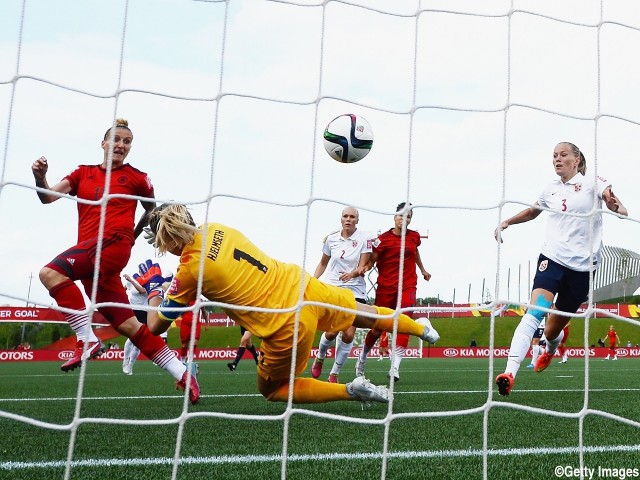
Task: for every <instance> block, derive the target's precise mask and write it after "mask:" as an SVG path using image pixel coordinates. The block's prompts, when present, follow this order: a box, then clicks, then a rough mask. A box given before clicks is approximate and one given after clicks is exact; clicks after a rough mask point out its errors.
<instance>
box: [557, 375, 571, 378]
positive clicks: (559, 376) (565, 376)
mask: <svg viewBox="0 0 640 480" xmlns="http://www.w3.org/2000/svg"><path fill="white" fill-rule="evenodd" d="M556 378H573V375H556Z"/></svg>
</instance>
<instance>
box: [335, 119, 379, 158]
mask: <svg viewBox="0 0 640 480" xmlns="http://www.w3.org/2000/svg"><path fill="white" fill-rule="evenodd" d="M323 137H324V148H325V150H326V151H327V153H328V154H329V155H330V156H331V158H333V159H334V160H336V161H338V162H340V163H354V162H357V161H359V160H362V159H363V158H364V157H366V156H367V154H368V153H369V152H370V151H371V146H372V145H373V130H372V129H371V125H369V122H367V121H366V120H365V119H364V118H362V117H361V116H359V115H354V114H352V113H346V114H344V115H340V116H339V117H336V118H334V119H333V120H331V121H330V122H329V125H327V128H325V129H324V135H323Z"/></svg>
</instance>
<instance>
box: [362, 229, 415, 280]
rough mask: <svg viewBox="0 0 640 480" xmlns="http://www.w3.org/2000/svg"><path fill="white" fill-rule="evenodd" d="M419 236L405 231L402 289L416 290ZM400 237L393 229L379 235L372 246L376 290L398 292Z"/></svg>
mask: <svg viewBox="0 0 640 480" xmlns="http://www.w3.org/2000/svg"><path fill="white" fill-rule="evenodd" d="M420 243H421V241H420V234H419V233H418V232H416V231H415V230H408V229H407V236H406V241H405V250H404V271H403V273H402V289H403V290H407V289H414V290H415V289H416V288H417V287H418V275H417V274H416V260H417V255H418V247H419V246H420ZM401 247H402V237H401V236H400V235H396V234H394V233H393V229H391V230H388V231H386V232H384V233H383V234H381V235H379V236H378V238H377V240H376V241H375V242H374V245H373V252H374V253H376V254H377V255H378V259H377V261H376V266H377V267H378V288H377V290H389V291H396V292H397V291H398V283H399V279H400V249H401Z"/></svg>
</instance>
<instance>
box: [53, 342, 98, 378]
mask: <svg viewBox="0 0 640 480" xmlns="http://www.w3.org/2000/svg"><path fill="white" fill-rule="evenodd" d="M103 353H104V345H103V344H102V342H101V341H100V340H98V341H97V342H89V345H87V351H86V352H85V351H84V342H83V341H82V340H78V341H77V342H76V349H75V350H74V351H73V355H72V357H71V358H70V359H69V360H67V361H66V362H65V363H63V364H62V366H61V367H60V370H62V371H63V372H68V371H69V370H73V369H74V368H77V367H79V366H80V365H82V362H83V361H85V360H91V359H92V358H95V357H99V356H100V355H102V354H103Z"/></svg>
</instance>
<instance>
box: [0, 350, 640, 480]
mask: <svg viewBox="0 0 640 480" xmlns="http://www.w3.org/2000/svg"><path fill="white" fill-rule="evenodd" d="M388 362H389V361H388V360H387V359H385V360H383V361H381V362H377V361H376V360H375V359H372V360H371V361H370V362H369V364H368V370H367V374H368V376H369V377H370V378H371V380H372V381H373V382H375V383H384V382H386V381H387V378H386V373H387V371H388V367H389V363H388ZM353 364H354V361H353V360H349V362H348V363H347V365H346V366H345V369H344V371H343V375H342V379H343V380H348V379H350V378H352V372H353ZM120 367H121V366H120V364H119V362H92V363H90V364H89V367H88V369H87V374H86V378H85V383H84V394H83V399H82V403H81V404H80V407H79V412H78V414H77V417H78V419H79V422H80V424H79V426H78V429H77V435H76V437H75V439H72V436H71V434H70V429H69V427H70V424H71V423H72V422H73V420H74V414H75V412H76V408H77V407H78V404H77V402H76V394H77V391H78V382H79V378H80V377H79V375H78V374H77V373H70V374H64V373H62V372H60V371H59V366H58V365H57V364H56V363H54V362H43V363H14V364H4V365H3V368H2V371H1V372H0V382H1V384H2V389H1V391H0V410H1V411H2V414H1V416H0V431H1V432H2V434H1V435H0V478H3V479H20V480H25V479H43V478H63V476H64V473H65V461H66V459H67V456H68V451H69V445H70V443H73V442H72V440H73V441H74V442H75V446H74V451H73V454H72V463H71V465H72V469H71V472H70V473H71V475H70V478H73V479H90V478H103V479H107V478H108V479H136V480H140V479H159V478H170V477H171V474H172V469H173V459H174V457H175V456H176V444H179V448H180V451H179V456H180V458H181V463H180V465H179V467H178V472H177V473H178V476H177V478H215V479H226V478H229V479H237V478H243V479H253V478H255V479H258V478H259V479H269V478H279V477H280V475H281V472H282V468H283V464H282V461H281V458H282V457H281V456H282V452H283V451H285V449H286V452H287V461H286V466H285V467H284V468H286V477H287V478H290V479H312V478H323V479H334V478H335V479H338V478H349V479H376V478H381V472H382V469H383V468H386V478H393V479H410V478H415V479H424V478H438V479H460V478H464V479H480V478H482V475H483V422H484V421H485V412H486V422H487V432H488V434H487V442H488V443H487V473H488V477H489V478H518V479H532V480H533V479H536V480H539V479H541V478H555V477H554V468H555V467H556V466H572V467H576V468H577V467H578V466H579V465H580V448H579V445H580V420H579V418H578V417H579V413H580V412H581V411H583V409H584V408H585V407H586V408H588V409H589V410H593V411H594V412H593V413H589V414H587V415H586V417H585V418H584V421H583V423H582V428H583V432H582V438H583V445H584V449H583V454H584V462H585V465H587V466H589V467H594V466H595V467H596V468H597V467H598V466H601V467H606V468H632V469H633V468H638V467H640V461H639V460H638V459H639V458H640V429H638V428H637V426H633V425H629V424H628V423H629V422H627V424H625V420H624V419H627V420H631V421H632V422H635V423H636V425H637V422H640V409H638V407H637V405H638V396H639V394H640V387H639V385H638V381H637V372H638V368H639V367H640V360H635V359H621V360H618V361H616V362H611V361H609V362H607V361H603V360H600V359H597V360H592V361H590V363H589V376H588V384H589V389H588V397H585V365H584V361H583V360H579V359H571V360H570V361H569V363H567V364H564V365H559V364H557V362H554V364H552V366H551V367H550V368H549V369H547V370H546V371H545V372H543V373H540V374H537V373H534V372H533V371H531V370H529V369H522V370H521V371H520V374H519V375H518V377H517V381H516V385H515V388H514V390H513V392H512V394H511V396H510V397H509V398H508V399H506V400H505V399H504V398H502V397H499V395H498V394H497V391H495V390H494V386H493V381H492V378H490V376H489V362H488V361H487V360H486V359H485V360H447V359H438V360H436V359H416V360H405V361H404V362H403V364H402V371H401V381H400V382H399V383H397V384H396V385H395V394H394V402H393V407H392V409H391V410H390V411H389V410H388V408H387V406H385V405H380V404H376V405H372V406H370V407H366V408H364V409H363V408H362V407H361V405H360V403H357V402H336V403H332V404H324V405H312V406H304V405H303V406H295V408H294V409H293V410H290V411H289V412H288V413H289V414H290V415H291V416H290V421H289V422H288V424H287V423H286V421H285V413H286V405H285V404H277V403H268V402H267V401H266V400H264V399H263V398H262V397H261V396H260V395H259V394H258V393H257V389H256V382H255V366H254V365H253V362H250V361H245V362H241V363H240V365H239V367H238V371H237V372H235V373H230V372H229V371H228V370H227V368H226V366H225V364H224V363H222V362H202V364H201V373H200V377H199V378H200V384H201V387H202V393H203V395H202V397H201V401H200V403H199V404H198V405H196V406H195V407H192V406H189V407H188V411H187V414H186V422H185V423H184V429H183V430H180V428H179V420H180V416H181V415H182V414H183V404H184V398H183V397H182V396H181V395H180V394H179V393H178V392H175V394H172V393H171V391H172V390H171V386H172V383H171V380H170V379H169V378H167V375H165V374H163V372H161V371H160V370H159V369H157V368H156V367H154V366H153V365H152V364H151V363H150V362H140V363H138V364H137V365H136V370H135V374H134V375H133V376H126V375H123V374H122V372H121V369H120ZM503 367H504V360H496V362H495V369H496V371H501V369H502V368H503ZM524 406H527V407H533V408H535V409H538V410H536V411H534V412H530V411H524V410H523V407H524ZM512 407H516V408H512ZM543 410H548V412H544V411H543ZM603 412H606V413H603ZM23 417H25V418H23ZM617 417H621V418H622V420H621V419H620V418H617ZM146 421H149V422H152V423H151V424H142V423H141V422H146ZM42 422H44V424H43V423H42ZM365 422H371V423H365ZM47 427H52V428H47ZM287 429H288V431H287ZM386 429H387V430H386ZM385 432H386V434H387V435H388V449H387V451H386V456H384V455H383V452H385V449H384V444H385ZM285 433H286V435H287V436H288V441H287V443H286V444H284V443H283V438H284V436H285ZM383 458H385V459H386V460H383ZM384 462H386V464H383V463H384ZM618 478H620V477H618Z"/></svg>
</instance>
